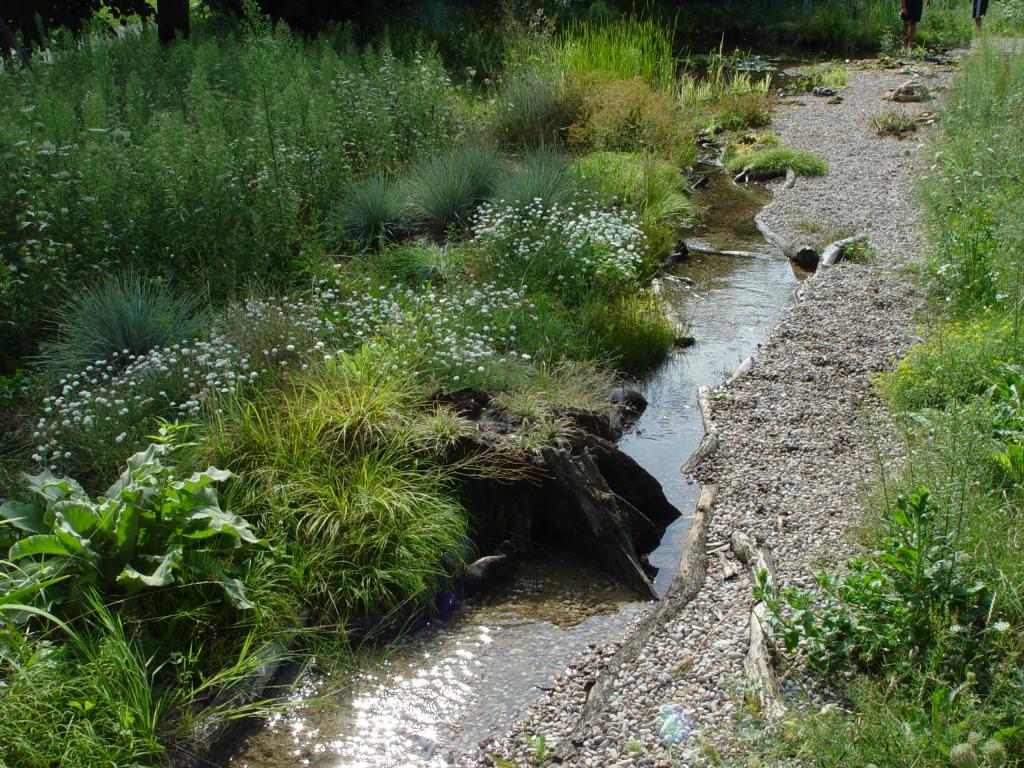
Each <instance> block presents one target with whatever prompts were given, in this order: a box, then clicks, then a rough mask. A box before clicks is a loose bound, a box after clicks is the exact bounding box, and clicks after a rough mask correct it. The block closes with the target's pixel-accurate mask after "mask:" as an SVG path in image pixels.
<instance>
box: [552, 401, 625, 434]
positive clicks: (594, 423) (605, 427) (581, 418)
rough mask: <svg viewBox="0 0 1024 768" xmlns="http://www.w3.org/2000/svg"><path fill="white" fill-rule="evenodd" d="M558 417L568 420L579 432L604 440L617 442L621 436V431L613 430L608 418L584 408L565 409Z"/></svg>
mask: <svg viewBox="0 0 1024 768" xmlns="http://www.w3.org/2000/svg"><path fill="white" fill-rule="evenodd" d="M558 415H559V416H562V417H563V418H566V419H568V420H569V421H571V422H572V424H573V426H575V427H576V428H577V429H578V430H580V431H581V432H584V433H586V434H590V435H597V436H598V437H602V438H604V439H605V440H618V439H619V437H621V436H622V430H621V429H615V428H614V427H613V426H612V424H611V421H610V419H609V417H608V416H605V415H604V414H603V413H597V412H595V411H588V410H586V409H584V408H565V409H564V410H562V411H560V412H559V414H558Z"/></svg>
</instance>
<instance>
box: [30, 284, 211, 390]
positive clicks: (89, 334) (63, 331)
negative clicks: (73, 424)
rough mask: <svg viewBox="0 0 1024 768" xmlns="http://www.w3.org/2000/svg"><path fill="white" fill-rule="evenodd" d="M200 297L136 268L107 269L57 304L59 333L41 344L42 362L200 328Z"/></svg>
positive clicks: (140, 347)
mask: <svg viewBox="0 0 1024 768" xmlns="http://www.w3.org/2000/svg"><path fill="white" fill-rule="evenodd" d="M199 307H200V298H199V297H198V296H195V295H186V294H178V293H176V292H174V291H173V290H172V289H170V288H169V287H168V286H167V284H166V283H163V282H158V281H155V280H150V279H148V278H145V277H142V276H141V275H138V274H134V273H131V272H129V273H123V274H111V275H107V276H106V277H104V278H101V279H100V280H99V282H96V283H94V284H92V285H90V286H87V287H84V288H82V289H80V290H79V291H78V292H76V293H75V294H73V295H72V297H71V299H69V300H68V301H67V302H66V303H64V304H63V305H62V306H61V307H59V308H58V309H57V312H56V322H57V338H56V339H55V340H54V341H51V342H48V343H46V344H44V345H43V347H42V349H43V353H42V362H43V364H44V365H45V366H46V367H47V368H48V369H50V370H51V371H55V372H57V373H64V372H67V371H73V370H77V369H79V368H84V367H85V366H86V365H89V364H90V363H93V362H95V361H96V360H98V359H101V358H108V359H113V358H114V355H115V354H118V353H119V354H120V358H119V362H127V359H126V357H125V356H127V355H134V356H135V357H140V356H143V355H145V354H147V353H148V352H149V351H150V350H152V349H155V348H157V347H163V346H166V345H168V344H172V343H174V342H177V341H180V340H182V339H188V338H191V337H193V336H196V335H198V334H199V333H200V331H201V330H202V327H203V318H202V316H201V314H200V312H199Z"/></svg>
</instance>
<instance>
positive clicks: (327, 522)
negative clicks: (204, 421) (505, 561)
mask: <svg viewBox="0 0 1024 768" xmlns="http://www.w3.org/2000/svg"><path fill="white" fill-rule="evenodd" d="M425 397H426V393H425V392H424V391H423V389H422V387H421V385H420V384H419V382H417V380H416V379H415V377H414V375H413V374H412V373H411V372H409V371H407V370H405V369H399V368H398V366H397V365H392V364H391V361H390V359H389V358H388V357H387V355H386V353H382V352H381V351H379V350H378V351H374V350H372V349H370V348H364V349H363V350H362V351H360V352H358V353H356V354H355V355H352V356H348V355H343V356H340V357H338V358H336V359H332V360H330V361H327V362H325V363H324V364H323V365H320V366H317V367H315V368H312V369H310V370H309V371H308V372H307V373H306V374H304V375H301V376H297V377H295V378H294V379H293V380H292V382H291V383H290V384H288V385H287V387H286V388H285V390H283V391H282V392H281V393H280V394H278V395H273V394H269V395H267V396H266V397H265V398H264V399H263V400H260V401H254V402H239V403H237V404H236V405H235V407H234V408H233V409H231V410H229V411H228V412H227V413H226V414H225V415H224V416H223V417H222V418H221V419H219V420H218V421H217V422H216V424H215V427H214V432H213V434H212V435H211V437H212V445H213V448H214V450H215V451H216V452H217V453H218V454H219V456H218V459H217V460H218V461H222V462H224V463H225V465H226V466H229V467H231V468H233V469H234V470H235V471H237V473H238V474H239V475H241V477H242V481H241V483H240V485H239V487H237V488H236V489H235V496H234V498H235V500H237V503H238V504H240V505H241V508H242V509H243V510H246V514H248V515H250V516H252V517H253V518H254V519H256V520H260V521H262V525H263V526H264V529H265V530H266V531H267V534H268V535H270V536H273V537H274V538H275V540H277V541H279V542H280V543H281V545H282V546H284V547H286V548H288V550H289V551H290V553H291V555H292V557H294V558H295V560H296V562H297V563H301V565H300V566H298V565H297V566H296V570H297V572H298V573H301V583H300V584H297V585H296V587H295V588H296V591H297V592H298V593H299V594H302V595H303V596H304V599H305V600H306V602H307V604H308V605H309V606H310V607H311V608H312V609H314V610H316V611H318V612H323V613H325V614H326V615H333V616H338V617H342V618H347V617H351V616H355V615H359V616H375V615H387V614H389V613H391V612H393V611H395V610H397V609H400V608H403V607H404V608H411V607H416V606H420V607H422V606H423V605H424V604H426V603H428V602H429V601H430V600H431V599H432V598H433V595H434V593H435V591H436V590H437V589H438V588H439V586H440V585H441V584H442V583H443V581H444V580H445V579H446V578H447V577H448V576H449V575H451V574H453V573H454V572H455V571H456V570H457V568H458V565H459V563H460V562H461V559H462V557H463V548H464V545H465V535H466V531H467V518H466V514H465V512H464V511H463V509H462V507H461V506H460V505H459V503H458V502H457V500H456V499H455V496H454V486H453V483H452V477H451V476H450V474H449V473H448V472H447V471H446V470H445V469H444V468H443V467H441V466H440V465H439V464H437V462H436V456H434V455H433V454H432V453H431V451H430V450H429V448H431V447H432V444H431V443H430V441H429V440H427V443H426V444H424V443H423V442H422V441H423V440H425V439H427V435H428V434H429V432H424V431H423V430H420V429H417V424H418V422H419V421H420V420H421V419H422V418H424V417H426V415H427V411H426V410H425ZM282 534H283V538H282Z"/></svg>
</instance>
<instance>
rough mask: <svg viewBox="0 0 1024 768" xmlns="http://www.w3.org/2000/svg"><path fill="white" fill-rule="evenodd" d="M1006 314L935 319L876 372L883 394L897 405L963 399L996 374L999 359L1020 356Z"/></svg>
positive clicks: (979, 391) (940, 404) (936, 404)
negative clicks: (921, 337)
mask: <svg viewBox="0 0 1024 768" xmlns="http://www.w3.org/2000/svg"><path fill="white" fill-rule="evenodd" d="M1020 359H1021V348H1020V345H1019V341H1018V336H1017V332H1015V331H1014V323H1013V321H1012V320H1009V319H1005V318H1000V317H997V316H995V315H983V316H982V317H980V318H978V319H976V320H973V321H947V322H944V323H938V324H936V325H935V326H934V327H933V328H932V329H931V330H930V332H929V334H928V339H927V340H926V341H925V342H924V343H923V344H918V345H916V346H914V347H913V348H912V349H911V350H910V352H908V353H907V355H906V357H905V358H904V359H903V360H902V361H900V363H899V364H898V365H897V366H896V368H895V369H894V370H893V371H892V372H890V373H887V374H884V375H883V376H882V377H881V378H880V380H879V381H880V389H881V392H882V394H883V395H884V396H885V398H886V399H887V400H888V401H889V402H891V403H892V404H893V406H894V407H895V408H896V409H898V410H901V411H911V410H922V409H925V408H943V407H945V406H946V405H947V404H948V403H956V402H960V403H963V402H969V401H971V400H972V399H974V398H976V397H978V396H979V395H981V394H983V393H984V392H985V391H986V390H987V389H988V388H989V387H990V386H992V385H993V384H994V383H995V382H997V381H998V380H999V378H1000V371H1001V368H1002V366H1003V365H1004V364H1005V363H1011V362H1020Z"/></svg>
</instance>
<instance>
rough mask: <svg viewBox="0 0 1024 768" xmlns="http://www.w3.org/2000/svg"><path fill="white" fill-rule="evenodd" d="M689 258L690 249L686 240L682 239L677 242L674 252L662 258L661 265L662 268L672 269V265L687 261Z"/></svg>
mask: <svg viewBox="0 0 1024 768" xmlns="http://www.w3.org/2000/svg"><path fill="white" fill-rule="evenodd" d="M689 258H690V249H689V247H688V246H687V245H686V242H685V241H684V240H680V241H679V242H677V243H676V247H675V248H674V249H673V250H672V252H671V253H669V254H667V255H666V256H665V258H663V259H662V260H661V267H662V269H665V270H669V269H672V267H674V266H675V265H676V264H679V263H680V262H683V261H686V260H687V259H689Z"/></svg>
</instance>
